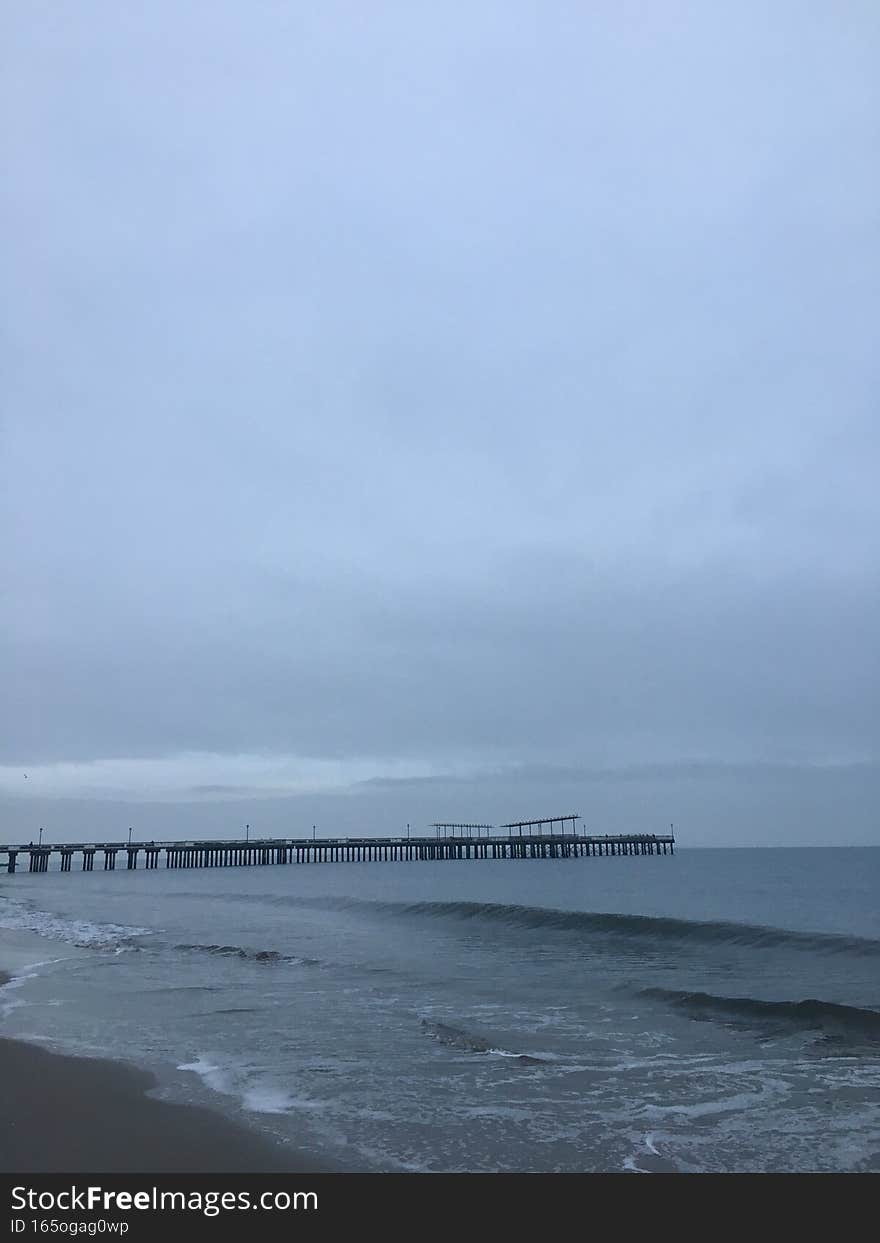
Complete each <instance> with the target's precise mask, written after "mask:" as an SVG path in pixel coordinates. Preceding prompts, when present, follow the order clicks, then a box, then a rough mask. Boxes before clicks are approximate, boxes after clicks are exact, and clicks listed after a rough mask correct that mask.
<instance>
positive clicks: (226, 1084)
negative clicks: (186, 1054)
mask: <svg viewBox="0 0 880 1243" xmlns="http://www.w3.org/2000/svg"><path fill="white" fill-rule="evenodd" d="M177 1069H178V1070H185V1071H191V1072H192V1073H193V1074H196V1075H198V1076H199V1078H200V1079H201V1080H202V1082H203V1083H204V1084H205V1085H206V1087H209V1088H211V1090H212V1091H214V1092H219V1093H220V1094H221V1095H223V1096H232V1097H234V1098H236V1099H237V1100H238V1102H239V1104H240V1105H241V1107H242V1109H244V1110H246V1111H247V1112H248V1113H257V1114H286V1113H291V1112H293V1111H297V1112H299V1111H304V1112H312V1111H315V1110H319V1109H321V1108H322V1106H321V1105H320V1104H318V1102H316V1101H313V1100H310V1099H309V1098H307V1097H302V1096H294V1095H292V1094H291V1093H290V1092H289V1091H287V1089H285V1088H283V1087H281V1086H280V1085H279V1084H278V1083H277V1082H276V1081H275V1080H274V1079H272V1078H270V1077H268V1076H266V1075H263V1074H262V1073H261V1072H260V1071H258V1070H256V1069H255V1068H254V1067H253V1066H250V1065H249V1064H247V1063H245V1062H241V1061H235V1060H233V1059H231V1058H226V1059H224V1058H223V1057H222V1056H218V1055H216V1054H211V1053H200V1054H199V1055H198V1056H197V1057H196V1058H195V1060H194V1061H192V1062H183V1063H181V1064H180V1065H179V1066H178V1067H177Z"/></svg>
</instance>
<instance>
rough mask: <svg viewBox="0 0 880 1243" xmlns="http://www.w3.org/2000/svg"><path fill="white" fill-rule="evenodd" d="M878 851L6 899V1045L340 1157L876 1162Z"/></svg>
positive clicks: (404, 866) (623, 1165) (484, 1167)
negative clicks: (118, 1068) (9, 962)
mask: <svg viewBox="0 0 880 1243" xmlns="http://www.w3.org/2000/svg"><path fill="white" fill-rule="evenodd" d="M878 899H880V849H824V850H806V849H804V850H799V849H791V850H772V849H764V850H704V851H700V850H687V849H682V850H680V851H679V852H678V854H676V855H675V856H674V857H665V858H664V857H659V858H622V859H605V858H602V859H564V860H515V861H488V860H487V861H480V862H473V861H471V862H438V863H396V864H391V863H384V864H383V863H375V864H369V863H362V864H353V863H348V864H315V865H299V866H297V865H293V866H286V867H251V868H228V869H217V870H192V871H164V870H159V871H155V872H144V871H139V872H128V871H117V872H110V873H104V872H94V873H90V874H82V873H76V872H74V873H72V874H70V875H62V874H60V873H51V872H50V873H48V874H46V875H33V876H32V875H30V874H27V873H20V874H18V875H16V876H14V877H6V876H4V877H2V880H0V938H2V928H4V927H5V928H18V929H20V928H26V929H30V930H32V931H33V932H36V933H38V934H40V936H41V938H42V941H41V942H40V945H41V946H42V945H45V954H43V953H42V950H41V952H40V953H39V954H38V955H37V958H38V959H39V962H38V963H35V964H34V965H32V966H31V967H29V968H28V970H27V971H26V972H25V973H24V974H22V975H19V976H18V977H17V978H15V979H14V980H12V981H11V983H10V984H8V985H7V986H6V987H5V988H4V989H2V990H0V1013H2V1028H0V1030H3V1032H4V1033H5V1034H6V1035H10V1036H15V1037H18V1038H23V1039H30V1040H37V1041H40V1042H42V1043H44V1044H48V1045H49V1046H50V1047H55V1048H59V1049H62V1050H65V1051H68V1052H73V1053H88V1054H101V1055H107V1056H112V1057H118V1058H124V1059H127V1060H129V1061H132V1062H135V1063H138V1064H140V1065H143V1066H147V1067H149V1068H150V1069H152V1070H153V1071H154V1072H155V1073H156V1074H157V1076H158V1078H159V1083H160V1086H159V1088H158V1089H157V1091H158V1092H159V1094H160V1095H162V1096H164V1097H167V1098H168V1099H179V1100H189V1101H195V1102H198V1103H202V1104H204V1103H210V1104H212V1105H214V1106H215V1107H216V1108H219V1109H222V1110H225V1111H228V1112H229V1113H231V1114H232V1115H234V1116H236V1117H238V1118H240V1119H244V1120H246V1121H248V1122H249V1123H250V1124H251V1125H252V1126H255V1127H257V1128H260V1129H261V1130H263V1131H265V1132H268V1133H270V1134H272V1135H274V1136H276V1137H278V1138H279V1139H281V1140H282V1141H286V1142H289V1143H291V1144H293V1145H294V1146H296V1147H307V1148H308V1149H310V1150H311V1151H312V1152H314V1153H317V1154H319V1155H324V1156H325V1157H326V1158H327V1159H328V1160H330V1161H332V1162H333V1163H335V1164H336V1165H341V1166H342V1167H343V1168H350V1169H358V1170H425V1171H457V1170H463V1171H496V1170H505V1171H550V1170H558V1171H592V1170H596V1171H598V1170H611V1171H623V1170H631V1171H633V1172H639V1171H643V1172H651V1171H655V1170H658V1171H662V1170H680V1171H762V1170H767V1171H771V1170H780V1171H784V1170H847V1171H850V1170H851V1171H860V1170H880V900H878Z"/></svg>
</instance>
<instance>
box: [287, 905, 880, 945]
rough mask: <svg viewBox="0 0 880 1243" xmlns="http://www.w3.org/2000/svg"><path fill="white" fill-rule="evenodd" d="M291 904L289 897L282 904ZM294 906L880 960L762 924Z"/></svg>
mask: <svg viewBox="0 0 880 1243" xmlns="http://www.w3.org/2000/svg"><path fill="white" fill-rule="evenodd" d="M281 901H284V902H289V901H290V899H289V898H285V899H281ZM293 901H294V903H295V904H296V905H300V906H321V907H330V908H333V909H338V910H357V909H365V910H373V911H376V912H380V913H381V912H385V913H388V914H392V915H403V916H427V917H430V918H435V919H454V920H458V921H461V922H467V921H474V922H483V923H495V924H501V925H504V926H506V927H510V928H527V929H537V930H541V929H547V930H549V931H555V932H571V933H580V934H582V935H598V936H608V937H620V938H629V939H646V940H653V941H656V940H660V939H664V940H669V941H679V942H694V943H699V944H706V943H713V944H723V945H739V946H748V947H756V948H771V947H776V946H780V947H790V948H794V949H801V950H807V951H809V952H812V953H843V954H854V955H857V956H859V957H878V958H880V941H877V940H872V939H870V938H868V937H854V936H847V935H844V934H838V933H826V932H796V931H793V930H790V929H787V928H773V927H768V926H764V925H761V924H737V923H732V922H727V921H712V920H710V921H703V920H696V919H674V918H669V917H666V916H656V915H624V914H615V913H613V912H604V911H562V910H555V909H553V908H550V907H541V906H514V905H508V904H503V903H494V902H381V901H379V902H376V901H370V900H368V899H362V898H338V899H337V898H326V899H324V898H320V899H294V900H293Z"/></svg>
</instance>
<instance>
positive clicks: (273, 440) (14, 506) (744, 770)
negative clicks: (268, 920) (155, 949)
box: [0, 0, 880, 844]
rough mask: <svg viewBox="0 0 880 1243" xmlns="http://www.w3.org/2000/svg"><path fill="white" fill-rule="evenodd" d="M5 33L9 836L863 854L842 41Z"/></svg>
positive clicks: (120, 15)
mask: <svg viewBox="0 0 880 1243" xmlns="http://www.w3.org/2000/svg"><path fill="white" fill-rule="evenodd" d="M2 23H3V30H2V40H0V43H2V48H3V50H2V58H3V64H2V78H3V87H2V91H3V98H2V108H3V114H4V117H5V128H4V133H3V138H2V143H3V156H4V166H5V172H6V175H5V177H4V188H3V191H2V194H3V198H2V226H3V229H2V237H3V242H2V251H3V270H4V283H5V289H6V297H5V299H4V312H3V343H2V360H0V363H2V376H3V379H2V382H0V383H2V401H3V416H2V463H0V471H2V478H0V493H2V495H0V519H2V539H3V551H2V561H3V575H2V577H3V582H4V597H5V604H4V616H3V626H2V666H3V667H2V671H0V672H2V685H3V688H4V690H3V700H4V707H3V709H2V733H0V793H2V796H3V798H2V807H0V813H2V822H3V829H2V831H0V838H2V839H3V840H17V839H18V838H20V837H23V836H24V837H30V836H32V834H33V832H34V830H35V826H36V825H37V824H38V823H39V824H50V825H51V831H52V833H53V834H56V835H57V836H60V837H64V836H71V835H73V833H74V830H77V831H80V830H84V829H85V828H87V827H89V828H91V829H93V830H94V831H96V832H105V831H106V833H107V834H115V835H116V836H118V835H119V832H118V828H117V825H118V824H120V823H122V824H123V827H125V826H127V824H128V823H130V822H131V820H130V817H136V818H138V823H144V824H145V823H146V822H147V821H148V822H149V827H150V836H156V837H158V836H159V834H160V833H162V832H164V833H167V834H168V835H169V836H173V835H175V833H176V832H178V831H179V832H188V831H193V829H194V827H198V828H200V829H204V830H205V831H206V832H207V831H213V830H214V829H215V828H217V829H219V828H222V829H223V831H226V828H229V829H230V831H232V830H233V829H234V828H235V826H236V825H237V824H238V822H239V820H241V819H245V818H249V819H250V820H251V821H254V822H256V823H260V824H261V827H263V828H264V829H265V830H266V831H280V830H281V829H283V830H284V831H285V832H288V831H296V830H297V829H298V828H301V827H303V826H304V825H305V822H306V821H308V827H309V828H310V826H311V821H312V819H313V818H314V817H318V818H319V819H320V820H321V822H322V825H323V826H325V827H326V828H327V829H328V831H329V830H330V829H332V828H334V827H335V826H336V825H339V826H340V827H353V826H356V825H357V826H361V827H366V828H369V829H374V830H376V831H378V830H396V829H397V828H398V827H399V825H400V824H401V823H403V822H405V821H407V820H412V821H413V822H414V823H417V824H421V823H425V822H427V821H430V820H433V819H437V818H440V819H445V818H447V817H448V816H455V817H456V818H458V817H462V816H464V817H469V816H470V815H474V816H477V815H478V816H479V817H480V818H489V819H492V820H495V821H497V820H502V819H507V818H510V817H513V816H519V815H541V814H544V813H545V812H546V813H548V814H549V813H551V812H552V813H558V812H563V811H569V810H578V811H580V812H581V813H582V814H583V815H584V816H585V818H586V819H587V821H588V822H590V823H591V824H593V825H594V826H595V827H596V828H597V829H601V828H602V827H603V826H608V827H613V828H614V830H616V831H620V830H624V829H626V828H627V827H632V828H633V829H638V830H649V829H651V828H652V827H656V828H658V829H660V828H662V827H663V825H664V824H665V823H667V822H669V821H670V820H678V821H679V822H681V823H682V824H684V825H685V826H689V829H690V832H691V836H692V840H694V841H699V842H702V843H704V844H708V843H713V842H716V843H722V842H727V841H731V842H732V841H733V840H735V837H736V835H737V834H738V833H741V832H742V831H743V824H744V822H746V823H747V824H748V828H747V830H745V832H746V837H747V838H750V839H754V840H766V841H774V842H801V841H804V842H806V841H817V842H818V841H827V840H835V841H853V842H878V843H880V828H878V813H877V807H878V803H880V778H878V773H880V767H878V765H880V746H878V742H880V727H878V722H880V713H878V704H880V660H878V634H880V608H878V603H880V590H878V587H880V489H878V464H880V423H878V392H880V385H878V380H880V350H878V324H880V237H878V231H880V230H878V224H880V171H878V170H880V161H878V150H880V75H878V72H877V66H878V64H880V8H878V6H877V4H876V3H874V0H866V2H865V3H859V2H856V0H834V2H833V3H832V2H831V0H828V2H827V3H811V2H809V0H798V2H797V3H785V2H784V0H780V2H778V3H774V4H769V5H768V4H766V3H765V2H764V0H757V2H752V0H736V2H734V0H730V2H729V3H728V2H720V3H713V4H706V3H701V2H700V3H698V2H694V3H674V2H672V0H656V2H651V3H649V2H648V0H643V2H642V3H627V2H626V0H608V2H607V3H606V2H604V0H603V2H590V0H580V2H579V3H563V2H562V0H559V2H556V0H550V2H549V3H548V2H546V0H535V2H534V3H524V2H522V0H504V2H501V0H499V2H498V3H489V2H485V0H466V2H464V0H462V2H456V0H443V3H430V4H429V3H424V4H422V3H412V2H411V0H407V2H401V3H388V2H385V0H375V2H370V3H366V4H364V3H356V2H355V0H349V2H347V3H333V2H323V3H320V4H306V3H302V2H295V0H251V2H249V3H244V2H242V0H204V2H198V0H189V2H187V0H151V3H149V4H138V5H135V4H120V3H118V0H78V2H77V3H76V4H69V5H68V4H57V3H48V2H43V0H8V3H6V4H5V5H4V6H3V17H2ZM25 774H27V776H25Z"/></svg>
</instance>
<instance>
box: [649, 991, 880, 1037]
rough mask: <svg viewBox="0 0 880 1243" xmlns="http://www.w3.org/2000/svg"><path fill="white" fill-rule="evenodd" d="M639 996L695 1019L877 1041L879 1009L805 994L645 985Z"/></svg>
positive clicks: (879, 1024)
mask: <svg viewBox="0 0 880 1243" xmlns="http://www.w3.org/2000/svg"><path fill="white" fill-rule="evenodd" d="M641 996H643V997H652V998H655V999H657V1000H659V1001H666V1002H668V1003H669V1004H670V1005H672V1006H675V1007H676V1009H680V1010H685V1011H687V1012H689V1013H690V1014H692V1015H693V1016H694V1017H696V1018H702V1017H706V1018H710V1017H714V1016H716V1015H719V1016H721V1017H722V1018H729V1019H732V1020H737V1019H739V1020H742V1021H745V1022H748V1023H767V1022H770V1023H782V1024H785V1025H788V1026H791V1027H793V1028H798V1029H802V1030H805V1031H821V1032H824V1033H826V1034H829V1035H835V1034H836V1035H847V1036H854V1037H857V1038H860V1039H862V1040H869V1041H871V1042H873V1041H875V1040H876V1041H880V1010H871V1009H868V1008H864V1007H861V1006H846V1005H842V1004H840V1003H839V1002H835V1001H820V1000H818V999H817V998H813V997H809V998H807V999H805V1000H804V1001H762V1000H760V999H759V998H757V997H718V996H716V995H715V994H713V993H688V992H683V991H679V990H677V989H667V988H647V989H644V990H643V991H642V993H641Z"/></svg>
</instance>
